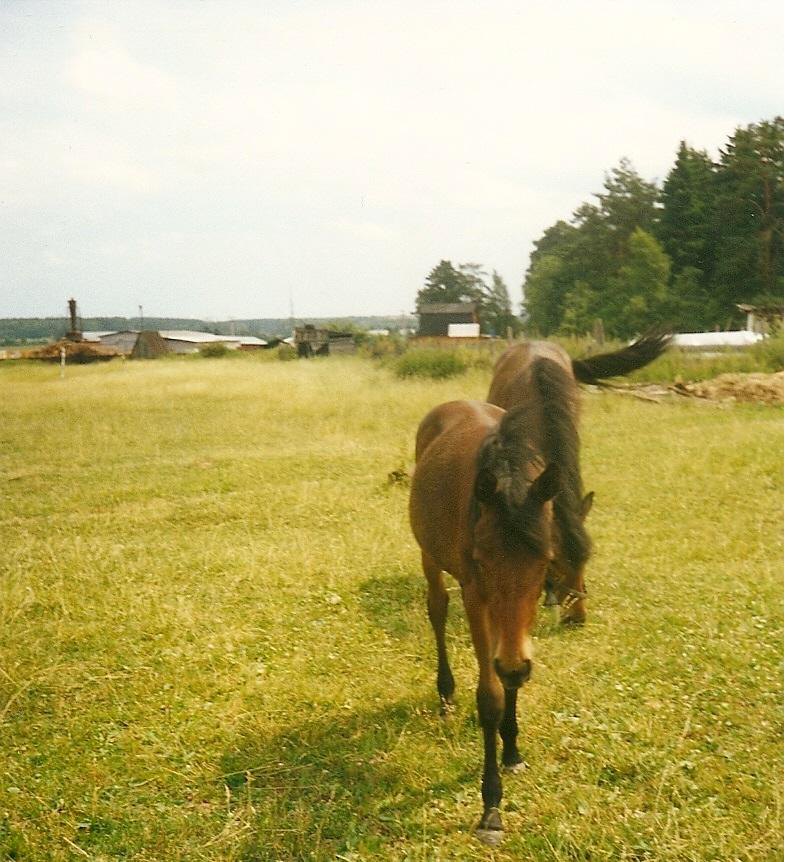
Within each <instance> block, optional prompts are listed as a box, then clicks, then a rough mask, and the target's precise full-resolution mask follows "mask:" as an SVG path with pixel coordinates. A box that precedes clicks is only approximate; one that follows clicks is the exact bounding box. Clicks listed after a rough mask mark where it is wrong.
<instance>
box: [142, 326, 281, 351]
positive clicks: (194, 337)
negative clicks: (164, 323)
mask: <svg viewBox="0 0 786 862" xmlns="http://www.w3.org/2000/svg"><path fill="white" fill-rule="evenodd" d="M159 334H160V335H161V337H162V338H166V339H168V340H169V341H188V342H189V343H191V344H213V343H215V342H216V341H220V342H222V343H223V344H246V345H252V344H253V345H257V346H258V347H263V346H264V345H265V344H267V342H266V341H263V340H262V339H261V338H257V337H256V336H255V335H216V334H215V333H213V332H194V331H192V330H189V329H162V330H161V331H160V332H159Z"/></svg>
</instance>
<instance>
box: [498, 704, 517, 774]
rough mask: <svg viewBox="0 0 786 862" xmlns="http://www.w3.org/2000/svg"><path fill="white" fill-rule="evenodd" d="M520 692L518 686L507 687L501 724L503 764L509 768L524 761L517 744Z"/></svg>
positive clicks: (514, 767) (513, 767) (513, 768)
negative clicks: (517, 700)
mask: <svg viewBox="0 0 786 862" xmlns="http://www.w3.org/2000/svg"><path fill="white" fill-rule="evenodd" d="M518 693H519V690H518V689H517V688H506V689H505V712H504V715H503V716H502V723H501V724H500V726H499V735H500V736H501V737H502V765H503V766H504V767H505V768H506V769H509V770H515V769H516V767H517V766H520V765H521V764H522V763H523V761H522V759H521V755H520V754H519V749H518V745H517V744H516V737H518V735H519V725H518V721H517V719H516V698H517V696H518Z"/></svg>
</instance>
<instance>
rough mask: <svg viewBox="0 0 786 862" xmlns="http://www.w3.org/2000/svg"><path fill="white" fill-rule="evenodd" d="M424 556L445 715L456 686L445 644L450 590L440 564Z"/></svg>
mask: <svg viewBox="0 0 786 862" xmlns="http://www.w3.org/2000/svg"><path fill="white" fill-rule="evenodd" d="M422 556H423V573H424V574H425V576H426V581H427V582H428V596H427V604H428V618H429V620H430V621H431V627H432V629H434V639H435V640H436V643H437V691H438V692H439V700H440V703H441V709H440V712H441V713H442V714H443V715H445V714H446V713H447V712H448V710H449V709H450V708H451V707H452V705H453V692H454V690H455V688H456V683H455V681H454V680H453V673H452V672H451V670H450V663H449V662H448V651H447V647H446V645H445V622H446V620H447V617H448V591H447V589H445V578H444V575H443V574H442V571H441V570H440V568H439V566H438V565H437V564H436V563H435V562H434V561H433V560H432V559H431V557H429V556H428V555H427V554H426V553H425V552H424V553H423V555H422Z"/></svg>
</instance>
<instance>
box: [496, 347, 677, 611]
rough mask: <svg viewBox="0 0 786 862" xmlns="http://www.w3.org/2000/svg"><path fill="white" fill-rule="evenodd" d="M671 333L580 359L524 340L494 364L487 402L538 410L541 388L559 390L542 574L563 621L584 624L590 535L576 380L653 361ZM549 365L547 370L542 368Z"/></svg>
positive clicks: (550, 437) (549, 449)
mask: <svg viewBox="0 0 786 862" xmlns="http://www.w3.org/2000/svg"><path fill="white" fill-rule="evenodd" d="M670 340H671V336H670V335H666V334H657V335H646V336H644V337H642V338H640V339H638V341H635V342H634V343H633V344H631V345H629V346H628V347H625V348H623V349H622V350H617V351H614V352H612V353H603V354H598V355H595V356H590V357H588V358H587V359H583V360H578V359H573V360H571V358H570V357H569V356H568V354H567V353H566V352H565V351H564V350H563V349H562V347H560V346H559V345H558V344H553V343H550V342H547V341H528V342H524V343H522V344H516V345H514V346H512V347H509V348H508V349H507V350H506V351H505V352H504V353H503V354H502V356H500V358H499V360H498V361H497V364H496V366H495V368H494V376H493V378H492V381H491V388H490V389H489V394H488V397H487V398H488V401H489V402H490V403H491V404H496V405H498V406H499V407H503V408H504V409H505V410H510V409H511V408H513V407H521V406H529V408H530V409H531V410H535V411H537V410H539V409H540V408H539V407H538V405H539V404H541V403H542V401H543V393H542V391H541V390H542V388H543V386H544V385H545V386H547V387H551V389H552V394H556V393H557V391H558V392H559V395H558V397H559V399H560V416H559V427H558V428H557V429H556V431H552V430H551V429H550V428H549V427H548V421H549V420H548V417H546V418H545V420H544V421H545V426H544V427H545V434H546V439H545V442H544V454H545V455H546V457H547V459H550V460H553V459H554V458H555V456H556V452H557V450H558V449H559V448H560V447H562V446H564V445H565V444H566V442H567V444H568V447H569V448H568V451H567V452H563V470H562V474H561V478H562V482H561V488H560V493H559V494H558V495H557V496H556V498H555V500H554V520H555V526H554V533H555V543H554V544H555V548H554V550H555V555H554V560H553V561H552V563H551V564H550V565H549V571H548V574H547V576H546V590H545V592H546V599H545V601H546V605H557V604H558V605H560V606H561V608H562V612H561V619H562V622H564V623H583V622H584V620H585V618H586V609H585V604H584V602H585V599H586V592H585V586H584V567H585V565H586V562H587V558H588V556H589V548H590V543H589V538H588V536H587V534H586V532H585V530H584V519H585V518H586V516H587V513H588V512H589V510H590V508H591V506H592V498H593V495H592V494H591V493H590V494H587V495H586V496H584V493H583V490H582V482H581V471H580V468H579V438H578V431H577V428H578V414H579V389H578V386H577V381H578V382H580V383H593V384H596V385H602V384H601V380H603V379H605V378H608V377H614V376H617V375H622V374H628V373H629V372H631V371H633V370H635V369H636V368H642V367H643V366H645V365H647V364H648V363H650V362H652V361H653V360H654V359H656V358H657V357H658V356H660V354H661V353H663V351H664V350H665V349H666V347H667V346H668V344H669V342H670ZM544 368H548V374H544V371H543V369H544Z"/></svg>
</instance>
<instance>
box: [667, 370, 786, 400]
mask: <svg viewBox="0 0 786 862" xmlns="http://www.w3.org/2000/svg"><path fill="white" fill-rule="evenodd" d="M673 388H674V390H675V391H677V392H679V394H680V395H693V396H695V397H697V398H709V399H710V400H711V401H747V402H756V403H758V404H783V372H782V371H779V372H777V373H776V374H721V375H720V377H715V378H714V379H712V380H702V381H701V382H699V383H677V384H675V386H674V387H673Z"/></svg>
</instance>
